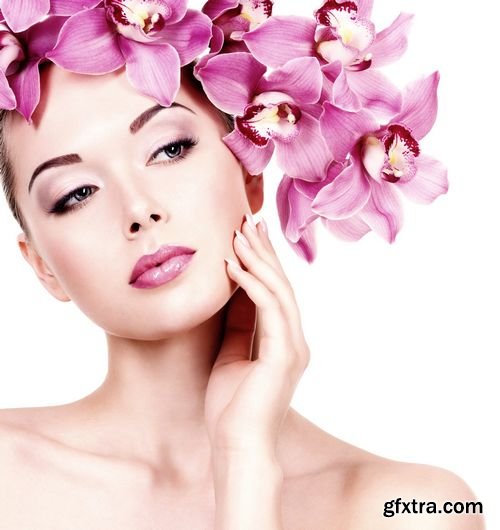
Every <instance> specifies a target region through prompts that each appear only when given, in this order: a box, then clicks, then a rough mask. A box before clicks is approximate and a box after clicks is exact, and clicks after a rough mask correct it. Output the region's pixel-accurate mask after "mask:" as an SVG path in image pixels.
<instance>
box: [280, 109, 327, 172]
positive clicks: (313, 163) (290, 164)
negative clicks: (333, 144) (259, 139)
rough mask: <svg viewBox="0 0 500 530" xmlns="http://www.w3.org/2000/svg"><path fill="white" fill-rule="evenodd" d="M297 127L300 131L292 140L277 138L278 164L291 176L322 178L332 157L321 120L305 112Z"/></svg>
mask: <svg viewBox="0 0 500 530" xmlns="http://www.w3.org/2000/svg"><path fill="white" fill-rule="evenodd" d="M297 129H298V133H297V134H296V135H295V136H294V137H293V139H292V140H291V141H288V142H282V141H280V140H279V139H276V140H275V143H276V158H277V161H278V164H279V166H280V168H281V169H282V170H283V171H284V172H285V173H287V174H288V175H289V176H291V177H298V178H301V179H304V180H309V181H318V180H322V179H323V178H324V177H325V174H326V169H327V166H328V164H329V163H330V162H331V159H332V157H331V155H330V152H329V150H328V146H327V145H326V142H325V139H324V138H323V136H322V135H321V129H320V126H319V122H318V120H316V119H315V118H313V117H312V116H310V115H309V114H307V113H306V112H303V113H302V117H301V119H300V120H299V121H298V122H297Z"/></svg>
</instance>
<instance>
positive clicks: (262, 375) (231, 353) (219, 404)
mask: <svg viewBox="0 0 500 530" xmlns="http://www.w3.org/2000/svg"><path fill="white" fill-rule="evenodd" d="M242 232H243V234H244V236H246V239H247V241H248V242H249V245H250V246H249V247H247V246H245V244H243V243H242V242H241V241H240V239H238V238H235V251H236V254H237V256H238V257H239V258H240V260H241V262H242V263H243V265H244V266H245V267H246V268H247V270H243V269H242V268H240V267H239V266H238V265H237V264H236V267H234V266H232V265H231V264H228V266H227V270H228V274H229V276H230V278H231V279H233V280H234V281H235V282H236V283H238V284H239V286H240V287H238V289H237V290H236V292H235V293H234V294H233V296H232V297H231V299H230V301H229V302H228V307H227V313H226V329H225V335H224V339H223V343H222V346H221V349H220V352H219V354H218V357H217V359H216V361H215V363H214V366H213V369H212V373H211V375H210V379H209V381H208V386H207V393H206V398H205V420H206V424H207V428H208V433H209V437H210V441H211V444H212V447H213V448H215V449H216V450H218V451H226V450H227V451H240V450H243V451H245V450H248V449H255V448H259V449H261V448H264V449H266V450H267V449H269V450H271V451H274V450H275V449H276V443H277V440H278V435H279V431H280V428H281V425H282V422H283V420H284V419H285V416H286V413H287V411H288V409H289V406H290V401H291V399H292V396H293V393H294V391H295V388H296V386H297V383H298V381H299V379H300V377H301V376H302V374H303V373H304V370H305V369H306V367H307V365H308V363H309V355H310V354H309V348H308V346H307V344H306V341H305V339H304V335H303V332H302V325H301V321H300V314H299V310H298V307H297V303H296V300H295V296H294V293H293V290H292V287H291V285H290V282H289V281H288V279H287V277H286V275H285V273H284V271H283V269H282V267H281V264H280V262H279V260H278V257H277V255H276V253H275V251H274V248H273V246H272V244H271V241H270V240H269V237H268V234H267V231H266V230H265V229H264V228H263V226H262V223H258V225H257V228H251V227H250V225H249V224H248V222H245V223H244V225H243V228H242ZM254 339H255V341H256V342H255V344H253V341H254ZM252 346H253V349H254V351H255V352H256V359H255V360H252Z"/></svg>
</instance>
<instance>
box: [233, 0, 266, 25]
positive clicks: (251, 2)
mask: <svg viewBox="0 0 500 530" xmlns="http://www.w3.org/2000/svg"><path fill="white" fill-rule="evenodd" d="M240 5H241V13H240V17H242V18H243V19H245V20H247V21H248V22H250V31H251V30H253V29H255V28H256V27H257V26H258V25H259V24H262V22H264V21H265V20H267V19H268V18H269V17H270V16H271V15H272V13H273V2H272V0H242V1H241V2H240Z"/></svg>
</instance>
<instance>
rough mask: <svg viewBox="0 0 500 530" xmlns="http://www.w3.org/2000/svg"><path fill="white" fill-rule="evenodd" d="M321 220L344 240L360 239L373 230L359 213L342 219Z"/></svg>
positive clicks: (335, 234)
mask: <svg viewBox="0 0 500 530" xmlns="http://www.w3.org/2000/svg"><path fill="white" fill-rule="evenodd" d="M321 221H322V223H323V225H324V226H325V228H326V229H327V230H329V231H330V232H331V233H332V234H333V235H334V236H336V237H338V238H339V239H343V240H344V241H359V240H360V239H361V238H362V237H363V236H365V235H366V234H367V233H368V232H371V230H372V229H371V228H370V227H369V226H368V225H367V224H366V223H365V222H364V221H363V220H361V219H360V217H359V215H356V216H354V217H350V218H349V219H343V220H341V221H331V220H330V219H324V218H322V219H321Z"/></svg>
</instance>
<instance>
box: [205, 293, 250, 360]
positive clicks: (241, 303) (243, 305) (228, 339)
mask: <svg viewBox="0 0 500 530" xmlns="http://www.w3.org/2000/svg"><path fill="white" fill-rule="evenodd" d="M256 313H257V310H256V306H255V304H254V303H253V302H252V300H251V299H250V298H249V296H248V294H247V293H246V292H245V290H244V289H241V288H240V287H238V288H237V289H236V291H235V292H234V293H233V295H232V296H231V298H230V299H229V301H228V303H227V304H226V308H225V316H224V338H223V342H222V346H221V348H220V352H219V354H218V356H217V360H216V362H215V364H214V368H215V367H216V366H220V365H224V364H227V363H230V362H234V361H245V360H246V361H248V360H250V355H251V347H252V342H253V336H254V333H255V327H256Z"/></svg>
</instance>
